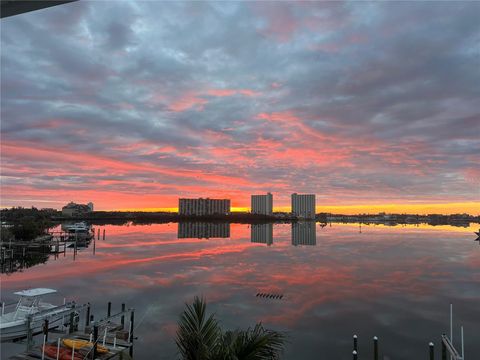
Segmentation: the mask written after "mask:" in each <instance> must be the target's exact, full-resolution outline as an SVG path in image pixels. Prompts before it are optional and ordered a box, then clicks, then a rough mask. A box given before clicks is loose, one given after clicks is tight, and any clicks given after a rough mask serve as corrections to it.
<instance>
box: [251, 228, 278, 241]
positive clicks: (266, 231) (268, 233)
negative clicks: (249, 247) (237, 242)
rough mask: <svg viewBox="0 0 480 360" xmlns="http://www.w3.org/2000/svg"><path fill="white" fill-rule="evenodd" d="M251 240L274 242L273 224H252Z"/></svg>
mask: <svg viewBox="0 0 480 360" xmlns="http://www.w3.org/2000/svg"><path fill="white" fill-rule="evenodd" d="M250 229H251V232H250V241H251V242H252V243H260V244H267V245H272V244H273V224H272V223H270V224H252V225H251V227H250Z"/></svg>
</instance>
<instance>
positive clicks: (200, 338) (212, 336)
mask: <svg viewBox="0 0 480 360" xmlns="http://www.w3.org/2000/svg"><path fill="white" fill-rule="evenodd" d="M220 334H221V331H220V327H219V326H218V322H217V321H216V320H215V318H214V316H213V315H210V316H209V317H208V318H206V303H205V301H204V300H203V299H200V298H198V297H195V299H194V301H193V304H192V305H189V304H186V309H185V310H184V311H183V313H182V315H181V316H180V321H179V324H178V329H177V337H176V339H175V342H176V343H177V347H178V349H179V351H180V354H181V355H182V358H183V359H185V360H208V359H209V358H210V354H211V352H212V351H213V349H214V348H215V346H216V344H217V340H218V337H219V335H220Z"/></svg>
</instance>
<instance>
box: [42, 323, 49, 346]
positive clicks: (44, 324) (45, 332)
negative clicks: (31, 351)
mask: <svg viewBox="0 0 480 360" xmlns="http://www.w3.org/2000/svg"><path fill="white" fill-rule="evenodd" d="M43 335H44V337H45V341H48V319H45V321H44V322H43ZM43 345H45V343H44V344H43Z"/></svg>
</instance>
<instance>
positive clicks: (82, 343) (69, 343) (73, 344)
mask: <svg viewBox="0 0 480 360" xmlns="http://www.w3.org/2000/svg"><path fill="white" fill-rule="evenodd" d="M62 342H63V345H65V346H66V347H69V348H70V349H73V348H75V349H81V348H84V347H88V348H91V347H93V343H91V342H90V341H87V340H81V339H63V340H62ZM97 351H98V352H99V353H100V354H105V353H108V349H107V348H106V347H105V346H102V345H99V344H97Z"/></svg>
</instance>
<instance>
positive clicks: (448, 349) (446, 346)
mask: <svg viewBox="0 0 480 360" xmlns="http://www.w3.org/2000/svg"><path fill="white" fill-rule="evenodd" d="M460 338H461V346H462V347H461V349H462V355H460V354H459V353H458V351H457V349H455V346H453V305H452V304H450V338H449V337H448V336H447V335H445V334H443V335H442V360H447V353H448V354H449V355H450V360H465V348H464V342H463V326H461V327H460Z"/></svg>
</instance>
